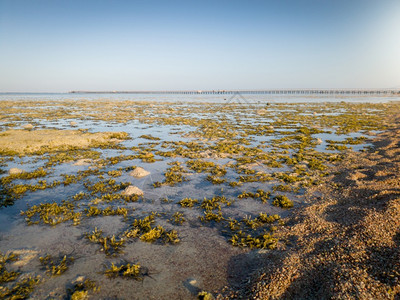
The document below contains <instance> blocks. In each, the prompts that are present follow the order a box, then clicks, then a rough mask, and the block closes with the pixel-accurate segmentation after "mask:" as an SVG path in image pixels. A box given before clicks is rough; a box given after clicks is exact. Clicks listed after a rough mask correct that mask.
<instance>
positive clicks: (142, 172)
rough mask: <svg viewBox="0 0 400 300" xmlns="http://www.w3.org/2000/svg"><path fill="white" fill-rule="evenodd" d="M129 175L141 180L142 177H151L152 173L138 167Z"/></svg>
mask: <svg viewBox="0 0 400 300" xmlns="http://www.w3.org/2000/svg"><path fill="white" fill-rule="evenodd" d="M129 175H131V176H133V177H136V178H141V177H145V176H147V175H150V172H149V171H146V170H145V169H143V168H141V167H137V168H135V169H134V170H133V171H132V172H130V173H129Z"/></svg>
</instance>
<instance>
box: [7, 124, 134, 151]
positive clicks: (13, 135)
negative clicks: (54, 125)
mask: <svg viewBox="0 0 400 300" xmlns="http://www.w3.org/2000/svg"><path fill="white" fill-rule="evenodd" d="M127 138H128V134H127V133H125V132H97V133H88V132H82V131H80V130H57V129H43V130H32V131H27V130H19V129H16V130H7V131H4V132H1V133H0V153H4V154H31V153H35V152H38V151H43V152H53V151H58V150H68V149H71V148H77V149H87V148H92V147H98V146H100V145H111V144H115V143H117V142H120V141H121V140H122V139H127Z"/></svg>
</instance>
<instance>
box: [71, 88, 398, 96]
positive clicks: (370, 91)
mask: <svg viewBox="0 0 400 300" xmlns="http://www.w3.org/2000/svg"><path fill="white" fill-rule="evenodd" d="M70 93H73V94H159V95H233V94H241V95H400V89H271V90H204V91H203V90H186V91H185V90H182V91H178V90H175V91H71V92H70Z"/></svg>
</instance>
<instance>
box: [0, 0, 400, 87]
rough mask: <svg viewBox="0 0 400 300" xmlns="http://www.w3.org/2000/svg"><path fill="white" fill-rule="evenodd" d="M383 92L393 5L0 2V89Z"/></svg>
mask: <svg viewBox="0 0 400 300" xmlns="http://www.w3.org/2000/svg"><path fill="white" fill-rule="evenodd" d="M393 87H400V1H399V0H379V1H378V0H347V1H345V0H297V1H289V0H276V1H268V0H264V1H255V0H249V1H243V0H242V1H235V0H229V1H228V0H227V1H218V0H214V1H207V0H201V1H200V0H198V1H195V0H186V1H173V0H171V1H153V0H143V1H118V0H114V1H111V0H110V1H101V0H98V1H90V0H85V1H83V0H80V1H74V0H68V1H67V0H65V1H59V0H48V1H44V0H26V1H22V0H0V92H13V91H14V92H27V91H30V92H66V91H70V90H175V89H194V90H198V89H202V90H205V89H269V88H393Z"/></svg>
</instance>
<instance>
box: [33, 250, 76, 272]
mask: <svg viewBox="0 0 400 300" xmlns="http://www.w3.org/2000/svg"><path fill="white" fill-rule="evenodd" d="M39 260H40V264H41V265H42V266H43V267H44V268H45V269H46V272H47V273H49V274H50V275H51V276H58V275H61V274H63V273H65V272H66V271H67V270H68V267H69V265H71V264H72V263H73V262H74V258H73V257H67V255H64V256H63V257H62V258H61V257H59V258H56V259H54V257H52V256H51V255H49V254H48V255H46V256H44V257H39Z"/></svg>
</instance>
